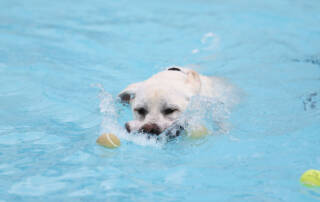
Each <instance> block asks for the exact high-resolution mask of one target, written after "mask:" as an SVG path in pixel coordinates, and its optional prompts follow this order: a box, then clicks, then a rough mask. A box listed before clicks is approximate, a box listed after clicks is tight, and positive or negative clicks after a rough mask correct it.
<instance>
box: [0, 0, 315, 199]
mask: <svg viewBox="0 0 320 202" xmlns="http://www.w3.org/2000/svg"><path fill="white" fill-rule="evenodd" d="M0 7H1V8H2V9H1V12H0V36H1V37H0V201H1V202H2V201H20V200H23V201H58V200H59V201H60V200H63V201H71V200H79V201H272V202H277V201H320V191H319V189H310V188H306V187H304V186H302V185H301V184H300V182H299V178H300V176H301V174H302V173H303V172H304V171H306V170H308V169H320V146H319V145H320V137H319V135H320V15H319V11H320V2H319V1H318V0H309V1H302V0H290V1H289V0H283V1H276V0H270V1H263V2H262V1H253V0H244V1H238V0H227V1H218V0H211V1H209V0H201V1H197V0H184V1H181V0H174V1H166V0H164V1H146V0H137V1H128V0H127V1H126V0H118V1H103V0H92V1H75V0H69V1H40V0H30V1H18V0H2V1H0ZM170 65H180V66H188V67H192V68H193V69H195V70H196V71H198V72H200V73H201V74H204V75H214V76H218V77H224V78H226V79H228V80H229V81H230V82H231V83H232V84H233V85H234V86H236V87H237V88H239V89H241V92H242V99H241V102H240V103H239V104H238V105H237V106H236V107H234V108H233V109H232V111H231V112H230V113H228V114H225V115H227V120H226V121H227V123H228V125H229V129H228V131H227V132H225V133H219V134H216V133H217V131H212V133H215V135H209V136H207V137H205V138H203V139H199V140H190V139H188V138H186V137H185V138H179V139H178V140H177V141H173V142H169V143H167V144H166V143H158V142H155V141H148V140H146V139H144V138H138V137H136V138H135V137H132V136H130V135H128V134H126V133H125V132H124V129H123V124H124V123H125V122H126V121H128V120H130V119H131V118H132V115H131V114H130V110H129V109H128V108H127V107H125V106H122V105H120V104H119V103H118V102H117V99H116V95H117V93H118V92H120V91H121V90H122V89H123V88H125V87H126V86H127V85H128V84H130V83H133V82H137V81H141V80H144V79H146V78H148V77H149V76H151V75H152V74H155V73H156V72H158V71H161V70H163V69H164V68H166V67H168V66H170ZM208 110H210V109H208ZM222 111H223V110H222ZM202 115H203V114H202ZM202 115H201V114H200V115H199V116H200V117H201V116H202ZM202 117H203V119H205V120H203V121H205V122H206V123H207V124H209V123H210V121H211V120H210V117H209V118H207V116H204V115H203V116H202ZM207 127H211V126H210V125H208V126H207ZM213 128H214V127H213ZM213 130H214V129H213ZM102 132H114V133H116V134H117V135H119V137H120V139H121V142H122V145H121V146H120V147H119V148H117V149H114V150H110V149H106V148H103V147H100V146H98V145H97V144H96V142H95V141H96V138H97V137H98V136H99V135H100V134H101V133H102Z"/></svg>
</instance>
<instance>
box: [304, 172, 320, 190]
mask: <svg viewBox="0 0 320 202" xmlns="http://www.w3.org/2000/svg"><path fill="white" fill-rule="evenodd" d="M300 182H301V183H302V184H304V185H306V186H312V187H314V186H320V170H308V171H306V172H305V173H303V175H302V176H301V178H300Z"/></svg>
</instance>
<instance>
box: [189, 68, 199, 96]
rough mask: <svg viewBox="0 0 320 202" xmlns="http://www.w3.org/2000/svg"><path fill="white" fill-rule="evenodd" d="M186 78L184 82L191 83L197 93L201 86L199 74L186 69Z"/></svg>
mask: <svg viewBox="0 0 320 202" xmlns="http://www.w3.org/2000/svg"><path fill="white" fill-rule="evenodd" d="M186 74H187V80H186V83H187V84H189V85H191V86H192V88H193V90H194V91H195V93H198V92H199V91H200V88H201V80H200V76H199V74H198V73H197V72H196V71H194V70H191V69H189V70H187V71H186Z"/></svg>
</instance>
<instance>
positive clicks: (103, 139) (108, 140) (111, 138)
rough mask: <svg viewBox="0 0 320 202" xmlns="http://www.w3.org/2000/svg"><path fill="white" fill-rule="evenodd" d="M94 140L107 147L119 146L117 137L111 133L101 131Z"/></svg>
mask: <svg viewBox="0 0 320 202" xmlns="http://www.w3.org/2000/svg"><path fill="white" fill-rule="evenodd" d="M96 142H97V143H98V144H99V145H101V146H104V147H108V148H116V147H119V146H120V140H119V138H118V137H117V136H115V135H114V134H112V133H103V134H102V135H100V136H99V137H98V139H97V141H96Z"/></svg>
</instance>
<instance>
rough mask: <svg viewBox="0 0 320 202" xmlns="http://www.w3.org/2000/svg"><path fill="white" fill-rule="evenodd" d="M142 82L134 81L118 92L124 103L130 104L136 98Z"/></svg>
mask: <svg viewBox="0 0 320 202" xmlns="http://www.w3.org/2000/svg"><path fill="white" fill-rule="evenodd" d="M140 85H141V82H139V83H134V84H131V85H129V86H127V87H126V88H125V89H124V90H123V91H121V92H120V93H119V94H118V97H119V98H120V100H121V102H122V103H126V104H129V103H130V101H131V100H132V99H134V97H135V95H136V92H137V90H138V88H139V87H140Z"/></svg>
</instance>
